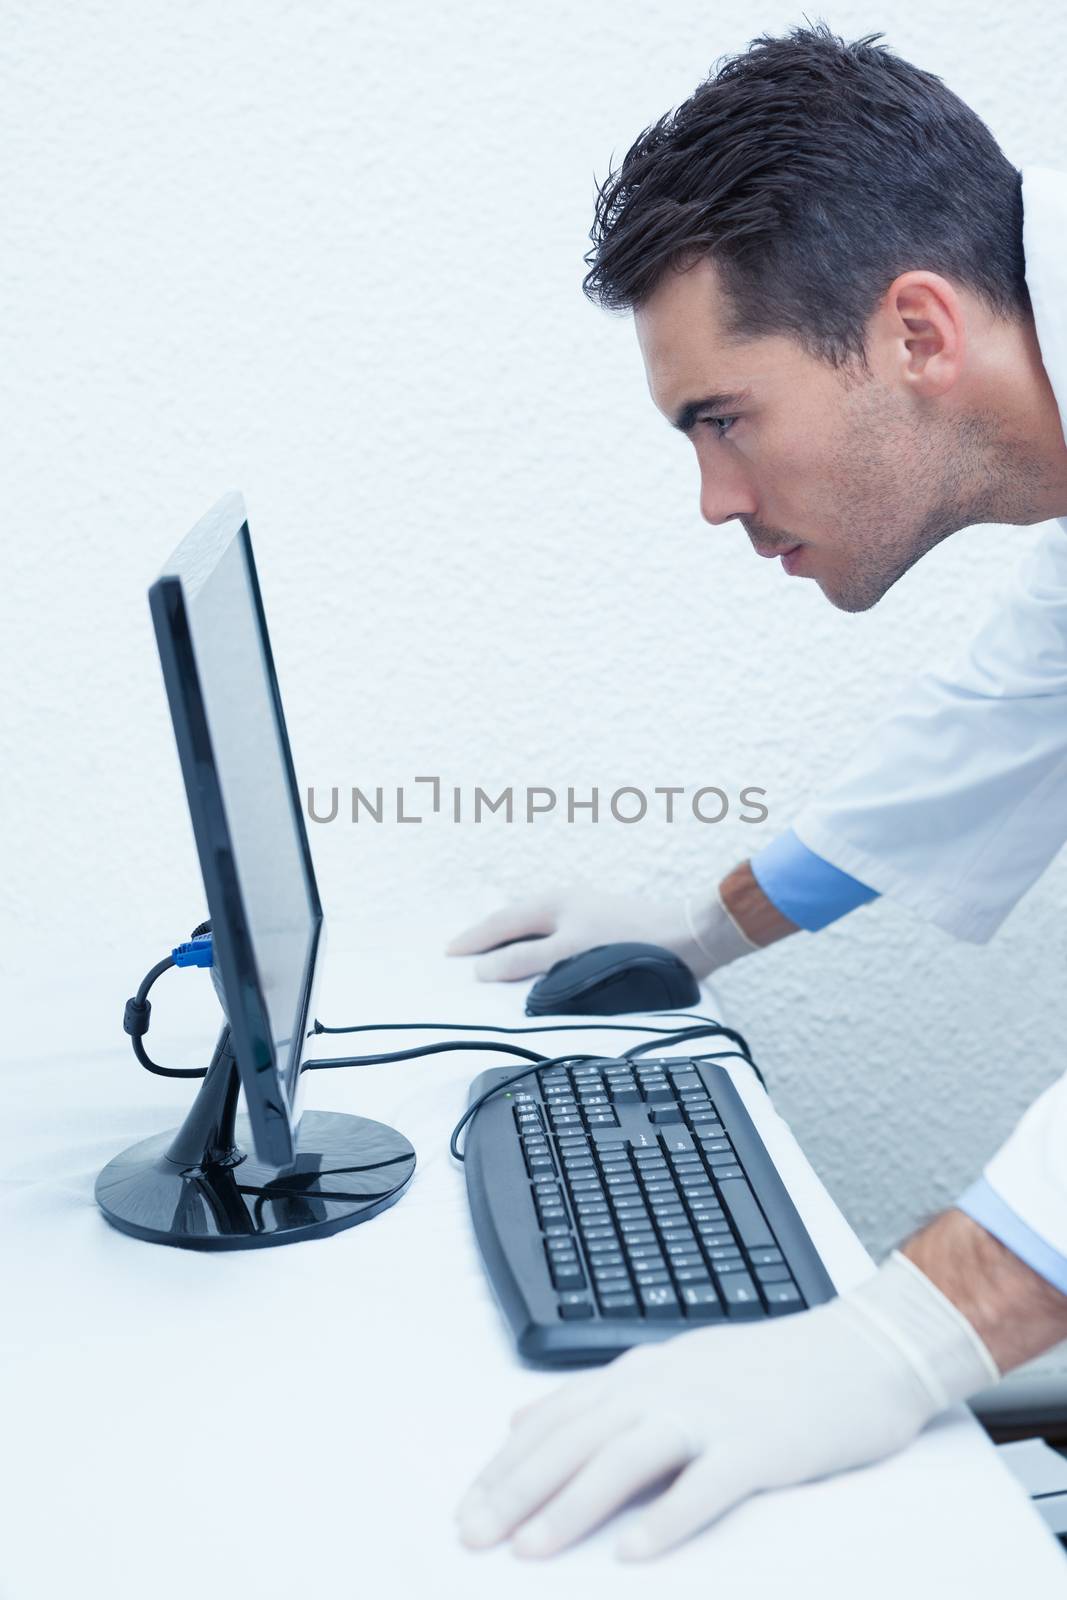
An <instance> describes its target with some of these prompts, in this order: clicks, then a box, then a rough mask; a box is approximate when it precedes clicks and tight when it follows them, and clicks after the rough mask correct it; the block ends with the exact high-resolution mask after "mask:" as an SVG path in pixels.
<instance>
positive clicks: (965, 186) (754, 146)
mask: <svg viewBox="0 0 1067 1600" xmlns="http://www.w3.org/2000/svg"><path fill="white" fill-rule="evenodd" d="M879 38H881V35H880V34H877V33H874V34H870V35H868V36H867V37H866V38H864V39H858V40H856V42H855V43H853V44H848V43H846V42H845V40H843V39H839V38H837V37H836V36H835V35H833V34H832V33H830V31H829V29H828V28H827V27H826V25H825V24H824V23H819V24H817V25H816V26H814V27H810V28H796V29H794V30H793V31H792V32H790V33H789V34H788V35H787V36H786V37H785V38H781V39H775V38H770V37H766V36H765V37H763V38H760V39H754V40H753V41H752V43H751V44H750V46H749V48H748V49H747V50H746V51H745V52H744V53H743V54H741V55H737V56H734V57H731V58H730V59H728V60H726V61H724V62H722V63H720V64H719V66H718V69H717V71H715V72H713V74H712V75H711V76H710V77H709V78H708V79H707V80H706V81H705V82H704V83H702V84H701V85H700V87H699V88H698V89H697V90H696V92H695V94H693V95H692V96H691V97H690V98H689V99H688V100H687V101H686V102H685V104H684V105H682V106H679V107H678V109H677V110H676V111H672V112H669V113H668V114H667V115H666V116H665V117H662V118H661V119H660V121H659V122H657V123H655V124H654V125H653V126H652V127H651V128H646V130H645V132H644V133H642V134H641V136H640V137H639V138H638V139H637V141H636V143H635V144H634V145H633V146H632V147H631V148H630V150H629V151H627V154H626V157H625V159H624V160H623V163H622V165H621V167H619V168H618V169H617V170H615V171H612V172H610V173H609V176H608V177H607V179H606V180H605V182H604V183H603V184H601V185H599V186H598V197H597V205H596V217H595V220H594V223H593V228H592V231H591V233H590V238H591V239H592V241H593V249H592V250H590V251H589V253H588V255H587V256H586V257H585V261H586V265H587V266H588V268H589V272H588V274H587V276H586V278H585V280H584V282H583V285H582V287H583V288H584V290H585V292H586V294H587V295H588V296H589V298H590V299H591V300H593V301H595V302H596V303H597V304H599V305H602V306H604V307H606V308H608V309H610V310H622V309H626V310H632V309H633V308H635V307H637V306H640V304H641V303H642V301H644V300H645V299H647V297H648V296H649V295H650V294H651V292H652V290H653V289H654V288H655V286H656V284H657V283H658V282H659V281H660V279H661V278H662V275H663V273H664V272H665V271H667V270H668V268H670V267H672V266H684V265H686V264H688V263H689V262H691V261H693V260H695V259H698V258H700V257H704V256H708V257H710V258H711V259H712V260H713V261H714V263H715V266H716V268H717V269H718V271H719V273H720V275H721V280H722V283H723V288H724V290H725V294H726V299H727V304H728V307H729V311H728V326H729V331H730V332H731V333H733V334H735V335H739V336H753V335H757V334H765V333H786V334H790V335H792V336H793V337H794V338H796V339H797V340H798V341H799V342H800V343H801V344H802V345H804V346H805V347H806V348H807V349H808V350H809V351H810V352H811V353H813V354H815V355H817V356H820V357H822V358H824V359H825V360H827V361H830V362H832V363H833V364H834V365H835V366H836V365H841V364H842V363H844V362H846V361H848V359H849V358H850V357H857V358H858V359H859V360H861V361H863V360H864V330H865V328H866V324H867V321H868V319H869V317H870V316H871V314H872V312H873V311H874V308H875V306H876V305H877V303H878V300H879V298H880V296H881V295H882V294H884V293H885V291H886V289H887V288H888V287H889V285H890V284H891V283H892V281H893V279H894V278H895V277H896V276H897V275H898V274H899V273H901V272H905V271H908V270H909V269H912V268H926V269H927V270H929V271H933V272H939V273H942V274H943V275H944V276H945V277H946V278H949V279H952V280H954V281H955V282H957V283H959V284H962V285H965V286H966V287H967V288H969V289H971V290H973V291H974V292H975V293H977V294H979V295H981V297H982V298H983V300H985V301H986V302H987V304H988V305H989V306H990V307H991V308H992V309H993V310H994V312H995V313H996V314H998V315H1000V316H1004V317H1006V318H1009V319H1017V318H1019V317H1022V316H1024V315H1026V314H1027V313H1028V312H1029V306H1030V302H1029V296H1028V295H1027V291H1026V279H1025V274H1024V263H1023V245H1022V197H1021V188H1020V175H1019V173H1018V172H1017V171H1016V169H1015V168H1014V167H1013V166H1012V165H1011V163H1010V162H1009V161H1008V159H1007V158H1006V156H1005V155H1004V154H1003V152H1002V151H1001V149H1000V147H999V145H998V144H997V142H996V140H995V139H994V138H993V135H992V134H991V133H990V131H989V129H988V128H987V127H986V126H985V123H984V122H982V120H981V119H980V118H979V117H978V116H976V114H975V113H974V112H973V111H972V110H971V109H970V107H969V106H966V105H964V103H963V101H962V100H960V99H958V98H957V96H956V95H954V94H952V93H951V91H950V90H948V89H946V88H945V86H944V84H943V83H942V82H941V80H940V78H936V77H934V76H933V74H932V73H929V72H922V71H920V70H919V68H918V67H913V66H911V65H910V64H909V63H908V62H907V61H902V60H901V59H900V57H899V56H895V55H893V54H892V53H891V52H890V51H889V50H888V49H887V48H886V46H884V45H879V44H877V43H876V41H877V40H878V39H879Z"/></svg>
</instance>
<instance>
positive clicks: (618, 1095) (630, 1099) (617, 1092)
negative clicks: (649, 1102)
mask: <svg viewBox="0 0 1067 1600" xmlns="http://www.w3.org/2000/svg"><path fill="white" fill-rule="evenodd" d="M611 1098H612V1101H613V1102H614V1104H615V1105H617V1106H639V1105H640V1104H641V1091H640V1090H639V1089H638V1087H637V1085H636V1083H627V1084H620V1085H619V1087H618V1088H615V1087H612V1091H611Z"/></svg>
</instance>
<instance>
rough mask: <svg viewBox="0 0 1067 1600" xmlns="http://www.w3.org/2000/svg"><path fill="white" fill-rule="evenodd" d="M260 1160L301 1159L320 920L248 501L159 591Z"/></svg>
mask: <svg viewBox="0 0 1067 1600" xmlns="http://www.w3.org/2000/svg"><path fill="white" fill-rule="evenodd" d="M149 598H150V600H151V604H152V614H153V618H154V621H155V625H156V636H157V641H158V643H159V649H160V658H161V661H162V664H163V673H164V680H165V682H166V685H167V692H168V697H169V700H170V705H171V713H172V717H173V720H174V728H175V735H176V738H177V742H178V753H179V757H180V759H181V764H182V771H183V774H184V777H185V786H186V792H187V795H188V798H189V807H190V812H191V814H192V820H193V831H194V834H195V836H196V843H197V849H198V851H199V855H200V863H201V869H202V871H203V875H204V887H205V889H206V891H207V899H208V907H209V910H210V913H211V919H212V929H213V935H214V944H215V961H216V966H217V968H218V972H219V976H220V978H221V981H222V986H223V989H224V992H225V999H226V1008H227V1015H228V1017H229V1021H230V1028H231V1034H232V1038H233V1043H234V1047H235V1053H236V1056H237V1062H238V1066H239V1067H240V1070H241V1080H242V1084H243V1086H244V1089H245V1097H246V1100H247V1102H248V1110H249V1115H250V1118H251V1122H252V1128H253V1132H254V1135H255V1143H256V1151H257V1154H258V1155H259V1156H260V1157H261V1158H263V1159H267V1160H271V1161H273V1162H275V1163H277V1164H279V1165H281V1164H284V1163H285V1162H287V1161H290V1160H291V1159H292V1134H293V1129H294V1127H295V1117H296V1103H297V1089H298V1086H299V1080H300V1063H301V1059H302V1053H303V1052H302V1045H303V1040H304V1037H305V1033H306V1027H307V1020H308V1015H309V1011H310V1007H311V1001H312V993H313V988H314V979H315V968H316V961H317V956H318V953H319V947H320V939H321V931H322V909H321V906H320V903H319V895H318V889H317V887H316V884H315V876H314V872H313V869H312V865H311V856H310V851H309V849H308V840H307V832H306V829H305V827H304V819H303V814H302V811H301V808H300V803H299V796H298V793H297V788H296V780H295V776H294V772H293V765H292V757H291V755H290V750H289V741H288V737H287V735H286V730H285V719H284V716H283V713H282V705H281V699H280V696H279V693H278V683H277V677H276V675H275V671H274V662H273V658H272V655H271V648H270V640H269V638H268V635H267V626H266V620H265V617H264V613H263V603H262V599H261V597H260V592H259V583H258V580H257V577H256V570H255V564H254V561H253V558H252V545H251V540H250V537H249V532H248V523H247V520H246V517H245V509H244V502H243V500H242V499H241V497H240V495H230V496H228V497H227V498H226V499H225V500H223V501H221V502H220V503H219V505H217V506H216V507H215V508H214V510H213V511H211V512H210V513H209V514H208V515H207V516H206V517H205V518H204V519H203V521H201V522H199V523H198V524H197V526H196V527H195V528H194V529H193V531H192V532H191V533H190V534H189V535H188V536H187V537H186V538H185V539H184V540H183V541H182V543H181V544H180V545H179V546H178V549H177V550H176V551H175V553H174V555H173V557H172V558H171V561H170V562H169V563H168V566H167V567H166V569H165V570H164V572H163V574H162V575H161V577H160V578H159V580H158V582H157V583H155V584H154V585H153V587H152V589H151V591H150V595H149Z"/></svg>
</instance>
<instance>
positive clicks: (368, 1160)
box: [96, 1111, 415, 1250]
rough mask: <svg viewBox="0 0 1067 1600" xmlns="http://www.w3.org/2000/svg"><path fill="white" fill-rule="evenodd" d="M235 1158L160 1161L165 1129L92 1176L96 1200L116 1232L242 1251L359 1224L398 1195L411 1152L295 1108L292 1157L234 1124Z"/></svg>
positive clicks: (338, 1117) (341, 1120) (366, 1125)
mask: <svg viewBox="0 0 1067 1600" xmlns="http://www.w3.org/2000/svg"><path fill="white" fill-rule="evenodd" d="M235 1131H236V1141H237V1146H238V1149H237V1152H236V1154H237V1159H236V1160H232V1161H231V1160H227V1161H225V1162H211V1163H203V1164H201V1165H199V1166H192V1167H183V1166H180V1165H179V1164H178V1163H177V1162H175V1161H172V1160H169V1159H168V1157H167V1151H168V1150H169V1149H170V1147H171V1145H172V1144H173V1142H174V1138H175V1133H174V1130H173V1129H172V1130H171V1131H170V1132H169V1133H161V1134H157V1135H156V1136H155V1137H154V1138H152V1139H144V1140H142V1142H141V1143H140V1144H135V1145H131V1146H130V1148H129V1149H128V1150H124V1151H123V1152H122V1154H121V1155H117V1156H116V1157H115V1158H114V1160H113V1161H109V1162H108V1164H107V1166H106V1167H105V1168H104V1170H103V1171H102V1172H101V1174H100V1176H99V1177H98V1178H97V1180H96V1199H97V1202H98V1204H99V1206H100V1209H101V1211H103V1213H104V1216H105V1217H106V1218H107V1220H108V1221H109V1222H110V1223H111V1224H112V1225H113V1226H114V1227H116V1228H120V1229H121V1230H122V1232H123V1233H129V1234H132V1235H133V1236H134V1238H136V1239H147V1240H149V1241H150V1242H151V1243H153V1244H171V1245H179V1246H181V1247H183V1248H185V1249H187V1250H249V1249H254V1248H256V1247H257V1246H263V1245H273V1244H295V1243H296V1241H297V1240H299V1239H321V1238H323V1237H324V1236H325V1235H326V1234H330V1233H337V1232H338V1231H339V1230H340V1229H341V1228H351V1227H354V1226H355V1225H356V1223H359V1222H367V1221H369V1219H370V1218H371V1217H374V1216H377V1214H378V1212H379V1211H384V1210H385V1209H386V1207H388V1206H391V1205H393V1204H394V1202H395V1201H397V1200H399V1198H400V1196H401V1195H402V1194H403V1192H404V1190H405V1189H406V1188H407V1186H408V1184H409V1183H410V1182H411V1175H412V1173H413V1172H414V1170H415V1151H414V1150H413V1148H412V1147H411V1145H410V1144H409V1143H408V1141H407V1140H406V1139H405V1138H404V1136H403V1134H401V1133H398V1132H397V1131H396V1129H395V1128H390V1127H388V1126H387V1125H386V1124H385V1123H384V1122H371V1121H370V1120H369V1119H368V1118H367V1117H351V1116H346V1115H344V1114H342V1113H341V1112H336V1111H305V1112H304V1115H303V1116H302V1117H301V1119H300V1127H299V1135H298V1138H297V1144H296V1159H295V1161H294V1162H293V1164H292V1166H290V1167H287V1168H286V1169H285V1170H284V1171H279V1169H278V1168H277V1167H272V1166H270V1165H268V1164H267V1163H266V1162H263V1161H259V1160H257V1159H256V1157H255V1156H252V1155H243V1154H242V1153H241V1152H242V1151H244V1150H249V1149H251V1146H252V1136H251V1130H250V1128H249V1125H248V1118H247V1117H238V1118H237V1122H236V1130H235Z"/></svg>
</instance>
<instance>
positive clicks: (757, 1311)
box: [719, 1272, 763, 1321]
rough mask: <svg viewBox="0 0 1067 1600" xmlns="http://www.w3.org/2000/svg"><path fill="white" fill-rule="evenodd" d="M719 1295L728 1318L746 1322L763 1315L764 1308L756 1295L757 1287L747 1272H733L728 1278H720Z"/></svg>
mask: <svg viewBox="0 0 1067 1600" xmlns="http://www.w3.org/2000/svg"><path fill="white" fill-rule="evenodd" d="M719 1294H720V1295H721V1296H722V1300H723V1303H724V1305H725V1306H726V1312H727V1315H728V1316H731V1317H736V1318H738V1319H739V1320H741V1321H744V1320H746V1319H748V1318H750V1317H758V1316H761V1315H762V1312H763V1307H762V1306H761V1304H760V1297H759V1295H758V1294H757V1293H756V1285H755V1284H754V1283H753V1282H752V1279H751V1278H750V1277H749V1275H748V1273H747V1272H731V1273H730V1274H729V1275H728V1276H727V1277H725V1278H720V1279H719Z"/></svg>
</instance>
